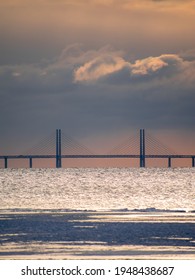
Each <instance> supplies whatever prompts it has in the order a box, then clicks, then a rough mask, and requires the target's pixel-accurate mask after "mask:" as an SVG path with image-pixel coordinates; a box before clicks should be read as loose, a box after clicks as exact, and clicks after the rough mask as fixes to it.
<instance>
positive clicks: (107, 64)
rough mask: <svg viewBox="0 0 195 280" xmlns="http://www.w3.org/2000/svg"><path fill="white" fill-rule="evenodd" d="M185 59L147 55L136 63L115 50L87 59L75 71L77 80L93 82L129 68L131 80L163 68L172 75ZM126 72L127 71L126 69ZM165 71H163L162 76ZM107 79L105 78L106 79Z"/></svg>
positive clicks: (168, 55)
mask: <svg viewBox="0 0 195 280" xmlns="http://www.w3.org/2000/svg"><path fill="white" fill-rule="evenodd" d="M184 64H185V62H184V60H183V59H182V58H181V57H179V56H178V55H177V54H162V55H160V56H158V57H147V58H144V59H139V60H136V61H135V62H134V63H131V62H130V61H127V60H125V58H123V57H121V56H119V55H118V54H116V53H114V52H110V53H108V52H107V53H101V52H100V53H98V54H97V57H95V58H93V59H92V60H89V61H87V62H86V63H84V64H83V65H81V66H80V67H78V68H77V69H76V70H75V71H74V80H75V82H91V81H97V80H99V79H101V78H106V77H109V76H111V75H114V76H115V78H116V76H117V73H118V75H121V73H120V72H121V71H123V70H128V72H129V80H131V79H132V77H139V76H148V75H150V76H152V75H155V74H156V73H158V72H159V71H160V70H162V69H167V71H168V70H169V73H170V72H171V71H172V75H174V73H176V72H177V71H179V70H181V68H182V67H183V66H184ZM125 72H126V71H125ZM164 73H165V72H162V73H161V74H162V76H163V75H164ZM104 80H105V79H104Z"/></svg>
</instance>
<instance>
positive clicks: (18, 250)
mask: <svg viewBox="0 0 195 280" xmlns="http://www.w3.org/2000/svg"><path fill="white" fill-rule="evenodd" d="M0 240H1V247H0V259H195V213H161V212H156V213H142V212H120V211H116V212H114V211H110V212H103V211H102V212H93V211H92V212H88V211H83V212H82V211H80V212H79V211H78V212H71V211H69V212H63V213H62V212H56V213H36V212H34V213H32V212H26V213H25V212H21V213H13V212H12V213H6V212H5V213H1V214H0Z"/></svg>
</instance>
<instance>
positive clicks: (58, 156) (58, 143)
mask: <svg viewBox="0 0 195 280" xmlns="http://www.w3.org/2000/svg"><path fill="white" fill-rule="evenodd" d="M61 167H62V154H61V129H56V168H61Z"/></svg>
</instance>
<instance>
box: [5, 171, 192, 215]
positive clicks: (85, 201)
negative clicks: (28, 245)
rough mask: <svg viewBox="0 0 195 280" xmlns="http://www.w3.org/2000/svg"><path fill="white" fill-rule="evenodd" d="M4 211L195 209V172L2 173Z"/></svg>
mask: <svg viewBox="0 0 195 280" xmlns="http://www.w3.org/2000/svg"><path fill="white" fill-rule="evenodd" d="M0 209H1V210H2V211H23V210H26V211H31V210H32V211H35V210H37V211H44V210H51V211H52V210H61V211H63V210H64V211H67V210H97V211H99V210H129V211H131V210H135V209H138V210H140V211H141V210H144V211H157V210H168V211H169V210H171V211H175V210H184V211H193V210H194V209H195V168H194V169H193V168H176V169H162V168H146V169H145V168H143V169H139V168H138V169H136V168H132V169H129V168H108V169H103V168H100V169H82V168H79V169H76V168H72V169H7V170H5V169H1V170H0Z"/></svg>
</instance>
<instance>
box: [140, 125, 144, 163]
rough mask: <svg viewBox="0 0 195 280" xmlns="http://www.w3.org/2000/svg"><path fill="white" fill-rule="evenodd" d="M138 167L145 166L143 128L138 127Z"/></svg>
mask: <svg viewBox="0 0 195 280" xmlns="http://www.w3.org/2000/svg"><path fill="white" fill-rule="evenodd" d="M140 167H145V130H144V129H140Z"/></svg>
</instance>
